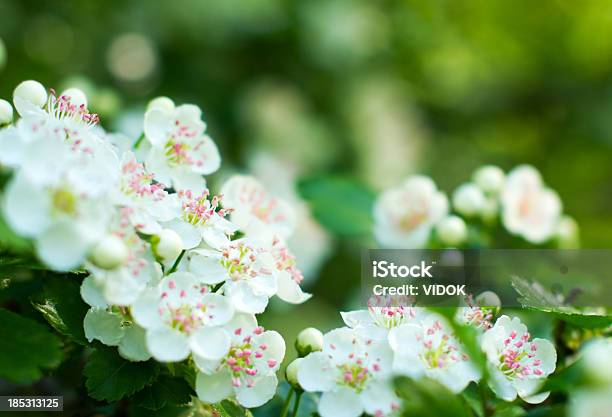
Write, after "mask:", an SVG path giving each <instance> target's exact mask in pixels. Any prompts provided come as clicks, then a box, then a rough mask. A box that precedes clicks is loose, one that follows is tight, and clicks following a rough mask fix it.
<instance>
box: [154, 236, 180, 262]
mask: <svg viewBox="0 0 612 417" xmlns="http://www.w3.org/2000/svg"><path fill="white" fill-rule="evenodd" d="M152 244H153V251H154V252H155V255H157V256H158V257H160V258H161V259H162V260H172V259H176V258H177V256H179V255H180V254H181V251H182V250H183V240H182V239H181V237H180V236H179V235H178V233H176V232H175V231H174V230H171V229H164V230H162V231H161V233H160V234H159V235H157V239H154V240H153V241H152Z"/></svg>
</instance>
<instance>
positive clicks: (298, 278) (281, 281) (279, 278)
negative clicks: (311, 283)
mask: <svg viewBox="0 0 612 417" xmlns="http://www.w3.org/2000/svg"><path fill="white" fill-rule="evenodd" d="M267 249H268V251H269V252H270V254H271V255H272V260H273V262H274V269H273V271H272V273H273V274H274V276H275V277H276V283H277V287H278V288H277V291H276V295H277V296H278V298H280V299H281V300H283V301H285V302H287V303H291V304H301V303H303V302H305V301H307V300H309V299H310V297H312V294H309V293H305V292H304V291H302V288H301V287H300V284H301V283H302V281H303V280H304V277H303V276H302V272H301V271H300V270H299V269H298V267H297V261H296V259H295V256H293V254H292V253H291V251H290V250H289V247H288V246H287V245H286V244H285V242H284V241H283V240H281V239H280V238H277V237H273V238H272V244H271V245H270V247H269V248H267Z"/></svg>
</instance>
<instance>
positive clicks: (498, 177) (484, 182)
mask: <svg viewBox="0 0 612 417" xmlns="http://www.w3.org/2000/svg"><path fill="white" fill-rule="evenodd" d="M473 179H474V182H475V183H476V185H477V186H478V187H480V189H481V190H482V191H484V192H485V193H491V194H496V193H498V192H499V191H500V190H501V189H502V187H503V185H504V181H505V180H506V177H505V174H504V171H503V170H502V169H501V168H500V167H497V166H495V165H484V166H482V167H480V168H478V169H477V170H476V172H474V175H473Z"/></svg>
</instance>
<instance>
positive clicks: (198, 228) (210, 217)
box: [164, 190, 236, 249]
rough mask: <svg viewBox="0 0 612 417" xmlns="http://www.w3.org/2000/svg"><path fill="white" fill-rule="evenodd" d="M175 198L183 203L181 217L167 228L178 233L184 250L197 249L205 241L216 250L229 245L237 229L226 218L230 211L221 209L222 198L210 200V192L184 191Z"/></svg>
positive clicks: (214, 197)
mask: <svg viewBox="0 0 612 417" xmlns="http://www.w3.org/2000/svg"><path fill="white" fill-rule="evenodd" d="M176 196H177V197H178V199H179V201H180V215H179V218H177V219H174V220H171V221H170V222H168V223H165V224H164V226H165V227H167V228H169V229H172V230H174V231H175V232H176V233H178V235H179V236H180V237H181V240H182V241H183V249H192V248H195V247H196V246H198V245H199V244H200V242H202V241H204V243H206V244H207V245H209V246H211V247H213V248H219V247H221V246H223V245H224V244H226V243H227V242H228V240H229V239H228V236H229V235H231V234H233V233H234V231H235V230H236V228H235V227H234V225H233V224H232V223H230V222H229V221H228V220H226V219H225V216H226V215H227V211H226V210H225V209H219V203H220V199H219V197H217V196H213V197H210V194H209V192H208V190H204V191H202V192H201V193H199V194H196V193H194V192H193V191H191V190H186V191H183V190H181V191H179V192H178V193H177V194H176Z"/></svg>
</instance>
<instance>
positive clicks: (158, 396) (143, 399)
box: [134, 375, 195, 410]
mask: <svg viewBox="0 0 612 417" xmlns="http://www.w3.org/2000/svg"><path fill="white" fill-rule="evenodd" d="M194 394H195V393H194V392H193V390H192V389H191V387H190V386H189V384H188V383H187V382H186V381H185V380H184V379H182V378H176V377H171V376H167V375H161V376H160V377H159V378H157V380H156V381H155V382H154V383H153V384H151V385H149V386H147V387H145V388H144V389H143V390H141V391H140V392H138V393H136V395H135V396H134V400H135V401H136V402H137V403H138V405H139V406H140V407H143V408H146V409H149V410H159V409H161V408H163V407H165V406H166V405H167V404H169V405H185V404H187V403H189V402H190V401H191V395H194Z"/></svg>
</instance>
